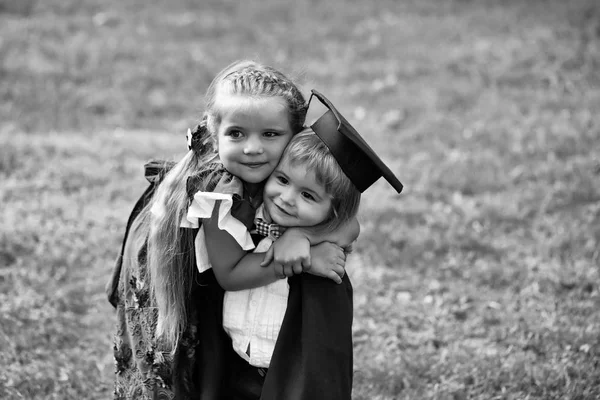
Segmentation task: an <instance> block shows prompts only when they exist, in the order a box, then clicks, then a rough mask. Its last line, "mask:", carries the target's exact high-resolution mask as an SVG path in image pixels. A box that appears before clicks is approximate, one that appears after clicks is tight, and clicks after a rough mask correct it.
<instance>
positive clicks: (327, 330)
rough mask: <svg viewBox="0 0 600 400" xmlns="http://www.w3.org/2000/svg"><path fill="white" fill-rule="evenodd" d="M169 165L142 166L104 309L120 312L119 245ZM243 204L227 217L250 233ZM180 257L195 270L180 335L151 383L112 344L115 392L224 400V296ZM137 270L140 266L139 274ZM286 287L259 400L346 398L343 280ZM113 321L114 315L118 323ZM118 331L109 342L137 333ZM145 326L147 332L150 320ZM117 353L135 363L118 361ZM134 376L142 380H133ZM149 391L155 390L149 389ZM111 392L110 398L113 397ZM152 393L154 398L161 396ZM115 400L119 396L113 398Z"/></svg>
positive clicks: (140, 366) (348, 344) (348, 349)
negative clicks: (139, 384) (135, 384)
mask: <svg viewBox="0 0 600 400" xmlns="http://www.w3.org/2000/svg"><path fill="white" fill-rule="evenodd" d="M171 165H172V164H165V163H161V162H151V163H149V164H147V165H146V176H147V178H148V180H149V181H150V186H149V187H148V189H147V190H146V191H145V192H144V194H143V195H142V196H141V198H140V199H139V200H138V202H137V203H136V205H135V207H134V209H133V210H132V213H131V216H130V217H129V220H128V223H127V227H126V231H125V237H124V239H123V246H122V248H121V253H120V255H119V257H118V258H117V262H116V264H115V268H114V270H113V274H112V276H111V278H110V280H109V282H108V284H107V286H106V292H107V296H108V299H109V302H110V303H111V304H112V305H113V306H114V307H116V308H117V309H118V310H120V309H121V308H122V306H123V304H122V302H123V297H124V296H125V293H124V291H123V286H124V285H123V282H120V280H122V279H123V277H125V276H129V275H127V273H126V271H125V270H126V269H127V266H126V265H125V266H124V263H123V251H124V249H125V247H126V243H127V241H128V240H129V241H131V240H133V238H131V237H130V235H131V232H130V227H131V226H132V224H134V222H135V219H136V217H137V216H138V214H139V213H140V211H141V210H142V209H143V207H144V206H145V205H146V204H147V203H148V202H149V200H150V199H151V197H152V194H153V192H154V189H155V186H156V185H157V184H158V183H159V182H160V179H161V178H162V176H164V173H165V171H166V170H168V168H170V166H171ZM247 204H249V202H248V203H244V202H241V203H240V204H238V206H235V207H233V208H232V215H233V216H234V217H236V218H238V219H239V220H240V221H242V222H243V223H244V224H245V225H246V226H251V225H252V221H253V219H254V209H249V208H248V207H247ZM182 229H185V228H182ZM186 231H187V233H186V234H189V235H192V236H193V235H195V234H196V233H197V229H186ZM184 243H193V240H186V241H184ZM188 247H189V245H188ZM181 251H182V252H184V253H185V254H187V255H188V256H189V262H190V264H191V265H192V266H193V267H194V270H195V271H196V275H195V277H194V286H193V288H192V292H191V295H190V311H189V318H188V320H189V326H188V329H187V330H186V332H185V333H184V335H183V338H182V340H181V341H180V344H179V346H178V348H177V349H176V352H175V355H174V357H173V359H172V360H171V359H168V358H166V359H162V360H161V361H162V362H163V363H166V364H167V365H163V366H162V367H160V368H158V367H156V368H154V369H153V370H155V371H158V372H157V376H152V375H148V374H146V373H145V371H147V370H148V367H147V366H146V365H144V362H145V360H146V359H147V357H132V356H131V354H130V353H131V351H119V349H118V347H119V346H118V343H116V344H115V358H116V361H117V389H120V391H121V392H131V388H123V387H122V386H127V385H128V384H129V382H130V381H132V380H130V381H125V383H123V382H120V381H119V379H120V378H122V377H130V376H135V375H136V374H137V375H139V377H138V378H137V380H138V381H143V382H144V386H145V389H146V390H147V392H148V394H147V398H154V397H163V398H176V399H202V400H222V399H224V398H226V391H227V390H226V389H227V388H226V385H227V381H228V375H227V374H228V373H229V370H228V367H227V366H228V359H229V357H239V356H238V355H237V354H235V352H234V351H233V349H232V346H231V340H230V338H229V337H228V336H227V334H226V333H225V331H224V330H223V327H222V316H223V296H224V291H223V289H222V288H221V287H220V286H219V285H218V283H217V281H216V279H215V277H214V273H213V272H212V270H208V271H205V272H203V273H201V274H200V273H198V272H197V269H196V268H195V265H196V263H195V258H194V249H193V248H182V249H181ZM142 261H143V260H142ZM140 264H143V263H140ZM143 267H144V266H143V265H141V268H142V269H143ZM288 282H289V285H290V292H289V297H288V304H287V310H286V314H285V317H284V320H283V324H282V327H281V330H280V333H279V336H278V339H277V343H276V345H275V350H274V353H273V357H272V359H271V365H270V367H269V370H268V373H267V375H266V377H265V381H264V386H263V391H262V395H261V399H262V400H276V399H277V400H280V399H286V400H318V399H339V400H346V399H351V392H352V375H353V358H352V354H353V347H352V317H353V303H352V297H353V296H352V284H351V282H350V280H349V278H348V275H347V274H346V275H345V276H344V278H343V281H342V284H339V285H338V284H336V283H334V282H333V281H331V280H329V279H326V278H320V277H316V276H313V275H310V274H300V275H296V276H294V277H291V278H289V280H288ZM120 283H121V284H120ZM149 304H152V302H151V301H150V303H149ZM152 315H153V314H152ZM119 316H120V313H118V318H119ZM154 318H155V316H154ZM123 325H125V324H124V323H123V324H120V323H119V322H118V323H117V326H118V332H117V338H118V336H119V335H118V334H119V333H120V334H122V335H123V331H127V330H128V329H131V330H135V329H137V327H127V326H123ZM150 326H152V327H154V326H155V321H154V323H152V324H150ZM138 330H139V329H138ZM125 333H126V332H125ZM125 336H127V335H125ZM129 336H131V335H129ZM143 340H146V341H150V342H152V341H154V340H155V339H154V337H153V336H152V335H150V336H148V335H146V336H145V337H144V339H143ZM156 347H157V345H156V344H155V343H149V344H148V345H147V346H146V348H152V349H154V348H156ZM134 353H135V351H134ZM124 354H125V355H128V356H129V357H130V358H135V360H134V361H132V360H126V361H127V362H123V357H124ZM128 369H129V370H130V371H128ZM140 371H142V372H143V373H142V374H140ZM160 374H162V376H161V375H160ZM157 382H158V383H157ZM152 385H155V386H156V385H158V386H160V387H154V388H153V387H152ZM119 386H121V388H119ZM117 389H116V390H115V393H117V392H118V391H119V390H117ZM157 393H158V394H161V393H162V396H159V395H157ZM165 393H166V394H165ZM115 398H125V397H119V396H117V395H115Z"/></svg>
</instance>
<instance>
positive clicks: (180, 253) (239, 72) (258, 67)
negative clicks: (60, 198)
mask: <svg viewBox="0 0 600 400" xmlns="http://www.w3.org/2000/svg"><path fill="white" fill-rule="evenodd" d="M220 94H239V95H247V96H253V97H257V98H260V97H281V98H282V99H283V100H284V101H285V103H286V105H287V109H288V112H289V118H290V120H289V122H290V126H291V127H292V131H293V133H294V134H295V133H297V132H299V131H300V130H302V127H303V125H304V120H305V118H306V101H305V98H304V95H303V94H302V93H301V91H300V90H299V89H298V87H297V86H296V85H295V84H294V82H292V80H290V79H289V78H288V77H286V76H285V75H284V74H282V73H281V72H279V71H277V70H275V69H274V68H272V67H269V66H266V65H263V64H260V63H257V62H254V61H248V60H244V61H236V62H234V63H232V64H230V65H229V66H227V67H226V68H224V69H223V70H222V71H221V72H219V73H218V74H217V75H216V77H215V78H214V79H213V81H212V82H211V84H210V86H209V87H208V89H207V92H206V96H205V107H206V111H205V113H204V116H203V118H202V124H206V128H207V129H208V132H209V133H210V134H211V136H212V137H213V143H212V145H213V146H214V149H213V150H214V151H216V150H217V148H218V143H216V132H217V129H218V126H219V124H220V122H221V116H220V114H221V113H220V111H221V110H220V109H219V106H218V104H217V102H216V101H215V99H216V97H217V95H220ZM211 157H214V152H213V153H212V154H211V152H208V154H207V152H203V153H198V152H196V151H195V150H190V151H189V152H188V153H187V154H186V155H185V156H184V157H183V159H182V160H181V161H179V162H178V163H177V164H176V165H175V166H174V167H173V168H172V169H171V171H170V172H169V173H168V174H167V175H166V176H165V178H164V180H163V181H162V182H161V184H160V185H159V186H158V188H157V190H156V193H155V195H154V197H153V200H152V212H151V213H150V214H151V215H150V218H149V221H150V233H149V238H148V269H149V271H150V282H151V286H150V287H151V289H152V290H151V291H152V293H153V296H154V298H155V300H156V305H157V307H158V323H157V331H156V333H157V337H159V338H161V340H162V341H163V343H164V345H165V346H167V348H170V349H171V351H175V349H176V348H177V344H178V341H179V339H180V338H181V335H182V334H183V332H184V331H185V329H186V327H187V321H188V313H189V311H190V306H191V304H189V303H190V293H191V290H192V286H193V285H192V284H193V276H194V269H195V268H196V265H194V264H193V263H192V262H191V260H192V259H193V251H194V247H193V242H192V240H193V238H192V236H191V235H184V234H183V233H182V229H181V228H180V223H181V221H182V219H183V218H184V217H185V215H186V213H187V209H188V206H189V198H188V193H187V189H186V184H187V178H188V177H189V176H191V175H197V174H198V173H199V172H201V171H202V170H203V169H205V168H206V164H207V163H208V161H209V159H210V158H211ZM184 242H185V243H184Z"/></svg>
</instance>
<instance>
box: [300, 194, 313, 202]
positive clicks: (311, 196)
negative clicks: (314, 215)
mask: <svg viewBox="0 0 600 400" xmlns="http://www.w3.org/2000/svg"><path fill="white" fill-rule="evenodd" d="M302 197H304V198H305V199H307V200H312V201H315V198H314V196H313V195H312V194H310V193H308V192H302Z"/></svg>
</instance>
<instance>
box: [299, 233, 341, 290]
mask: <svg viewBox="0 0 600 400" xmlns="http://www.w3.org/2000/svg"><path fill="white" fill-rule="evenodd" d="M311 253H312V268H311V269H310V270H309V271H308V273H309V274H312V275H316V276H322V277H324V278H329V279H331V280H332V281H334V282H335V283H338V284H339V283H342V278H343V277H344V274H345V273H346V270H345V269H344V267H345V266H346V254H345V253H344V250H343V249H342V248H341V247H340V246H338V245H336V244H333V243H330V242H323V243H321V244H318V245H316V246H313V247H311Z"/></svg>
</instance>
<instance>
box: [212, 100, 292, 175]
mask: <svg viewBox="0 0 600 400" xmlns="http://www.w3.org/2000/svg"><path fill="white" fill-rule="evenodd" d="M219 105H220V110H221V123H220V124H219V127H218V129H217V142H218V148H219V157H220V159H221V161H222V162H223V166H224V167H225V169H227V170H228V171H229V172H230V173H231V174H233V175H235V176H237V177H238V178H240V179H241V180H242V181H244V182H245V183H249V184H258V183H260V182H262V181H264V180H265V179H267V178H268V177H269V175H271V173H272V172H273V170H274V169H275V167H276V166H277V164H278V163H279V159H280V158H281V155H282V154H283V150H284V149H285V146H287V144H288V142H289V141H290V140H291V139H292V136H293V133H292V128H291V127H290V123H289V116H288V111H287V108H286V104H285V102H284V100H283V99H281V98H279V97H264V98H250V97H248V96H243V95H225V96H221V97H219Z"/></svg>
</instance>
